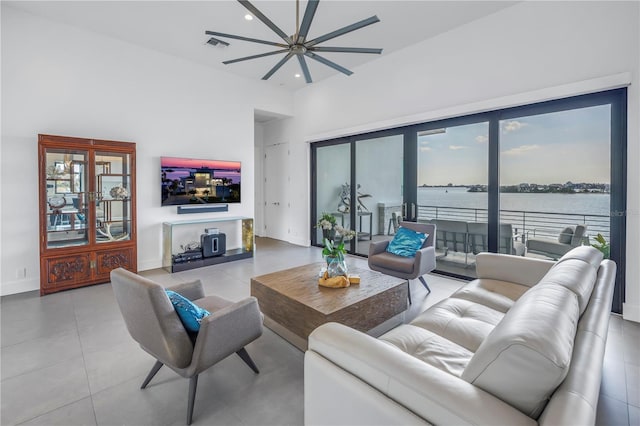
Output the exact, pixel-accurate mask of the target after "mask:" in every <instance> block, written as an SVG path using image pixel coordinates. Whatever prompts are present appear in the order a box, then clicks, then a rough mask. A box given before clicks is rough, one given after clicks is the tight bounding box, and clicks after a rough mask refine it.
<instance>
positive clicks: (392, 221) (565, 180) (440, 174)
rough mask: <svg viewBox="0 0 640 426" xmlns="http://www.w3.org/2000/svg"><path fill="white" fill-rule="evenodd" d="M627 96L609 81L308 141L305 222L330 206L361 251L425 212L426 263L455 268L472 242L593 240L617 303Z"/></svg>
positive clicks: (544, 246) (520, 245)
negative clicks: (544, 97) (607, 264)
mask: <svg viewBox="0 0 640 426" xmlns="http://www.w3.org/2000/svg"><path fill="white" fill-rule="evenodd" d="M626 104H627V95H626V89H618V90H611V91H606V92H601V93H595V94H587V95H580V96H575V97H571V98H566V99H559V100H553V101H547V102H540V103H536V104H531V105H524V106H518V107H512V108H506V109H502V110H495V111H488V112H482V113H478V114H474V115H469V116H462V117H455V118H450V119H446V120H440V121H434V122H427V123H421V124H414V125H410V126H404V127H399V128H395V129H389V130H384V131H379V132H372V133H368V134H364V135H356V136H349V137H345V138H343V139H336V140H332V141H325V142H319V143H314V144H312V147H311V158H312V168H313V176H312V185H313V187H312V194H313V196H312V212H313V213H312V216H313V217H312V221H313V223H314V224H315V223H316V222H317V219H318V218H319V217H320V215H321V213H323V212H329V213H332V214H333V215H334V217H336V218H337V219H338V220H339V223H344V225H345V227H348V228H350V229H351V230H353V231H356V232H357V235H358V238H356V239H355V240H354V241H353V243H352V244H351V246H350V252H351V253H353V254H361V255H366V254H367V253H368V243H369V242H370V241H373V240H376V239H389V238H391V237H392V235H393V233H394V231H395V226H397V219H398V218H402V219H403V220H410V221H425V222H426V221H428V222H434V223H436V226H437V232H436V236H435V238H436V248H437V250H436V253H437V269H436V271H437V272H440V273H444V274H449V275H454V276H458V277H462V278H465V277H466V278H471V277H474V275H475V256H476V255H477V254H478V253H480V252H483V251H487V252H494V253H504V254H510V255H516V256H527V257H538V258H546V259H557V258H559V257H561V256H562V254H563V250H564V249H566V248H570V247H572V246H576V245H581V244H583V245H593V246H596V247H599V248H601V249H602V251H603V252H606V253H607V256H609V257H610V258H611V259H612V260H614V261H615V262H616V264H617V266H618V269H617V271H618V273H617V276H616V288H615V291H614V302H613V311H614V312H621V310H622V302H623V301H624V282H625V276H624V275H625V274H624V270H625V261H626V259H625V250H624V247H625V244H626V114H627V112H626ZM345 200H346V205H345ZM352 200H353V201H352ZM321 243H322V238H321V233H319V232H318V231H317V230H316V229H315V228H314V230H313V231H312V244H315V245H320V244H321ZM563 244H564V245H563ZM554 247H555V248H557V250H555V251H554Z"/></svg>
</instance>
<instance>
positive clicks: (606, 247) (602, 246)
mask: <svg viewBox="0 0 640 426" xmlns="http://www.w3.org/2000/svg"><path fill="white" fill-rule="evenodd" d="M595 240H596V242H597V244H591V247H595V248H597V249H598V250H600V251H601V252H602V255H603V256H604V258H605V259H609V256H610V255H611V245H610V244H609V243H608V242H607V240H606V239H605V238H604V236H603V235H602V234H598V235H597V236H596V237H595Z"/></svg>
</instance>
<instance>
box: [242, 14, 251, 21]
mask: <svg viewBox="0 0 640 426" xmlns="http://www.w3.org/2000/svg"><path fill="white" fill-rule="evenodd" d="M244 19H246V20H247V21H253V15H252V14H250V13H247V14H246V15H244Z"/></svg>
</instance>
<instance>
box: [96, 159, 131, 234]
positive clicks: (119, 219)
mask: <svg viewBox="0 0 640 426" xmlns="http://www.w3.org/2000/svg"><path fill="white" fill-rule="evenodd" d="M94 167H95V185H96V188H95V201H96V225H95V226H96V242H97V243H107V242H113V241H126V240H130V239H131V160H130V157H129V154H121V153H113V152H96V154H95V164H94Z"/></svg>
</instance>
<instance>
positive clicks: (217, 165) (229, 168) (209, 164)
mask: <svg viewBox="0 0 640 426" xmlns="http://www.w3.org/2000/svg"><path fill="white" fill-rule="evenodd" d="M160 166H161V168H162V172H163V173H164V172H166V173H167V179H171V180H173V179H180V178H181V177H187V176H189V174H190V172H193V171H195V170H196V169H200V168H210V169H215V170H214V173H213V174H214V177H216V178H223V177H225V178H228V179H231V182H232V183H240V161H219V160H199V159H193V158H175V157H162V158H161V159H160ZM167 170H172V171H171V172H168V171H167Z"/></svg>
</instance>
